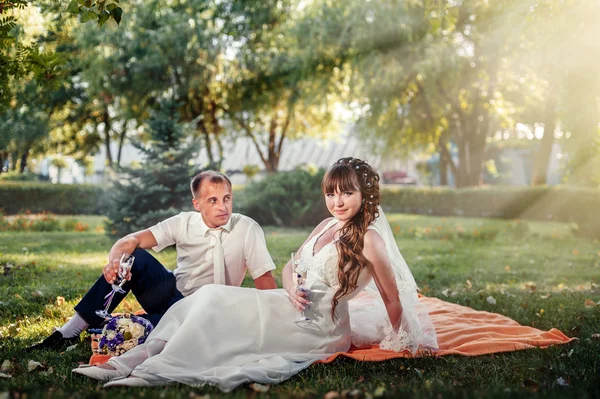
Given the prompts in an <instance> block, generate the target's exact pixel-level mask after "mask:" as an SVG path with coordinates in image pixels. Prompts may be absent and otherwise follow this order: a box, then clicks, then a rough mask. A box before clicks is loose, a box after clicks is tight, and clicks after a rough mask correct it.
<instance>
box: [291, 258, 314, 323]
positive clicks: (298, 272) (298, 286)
mask: <svg viewBox="0 0 600 399" xmlns="http://www.w3.org/2000/svg"><path fill="white" fill-rule="evenodd" d="M291 261H292V281H293V283H294V289H295V290H296V291H302V292H304V293H306V296H304V298H306V299H308V294H309V291H308V290H307V289H306V287H305V286H304V283H305V281H306V270H305V269H304V268H299V267H298V265H299V263H300V259H299V258H298V257H297V256H296V253H295V252H292V255H291ZM308 320H310V319H309V318H308V317H306V315H305V314H304V311H303V310H301V311H300V313H299V314H298V315H297V316H296V321H295V322H296V323H299V322H303V321H308Z"/></svg>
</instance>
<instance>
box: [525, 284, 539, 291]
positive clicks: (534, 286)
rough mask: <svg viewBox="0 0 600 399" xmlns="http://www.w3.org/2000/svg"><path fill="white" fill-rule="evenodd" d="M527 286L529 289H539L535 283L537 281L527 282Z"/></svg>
mask: <svg viewBox="0 0 600 399" xmlns="http://www.w3.org/2000/svg"><path fill="white" fill-rule="evenodd" d="M525 288H529V290H530V291H531V292H534V291H535V290H536V289H537V286H536V285H535V283H531V282H529V283H525Z"/></svg>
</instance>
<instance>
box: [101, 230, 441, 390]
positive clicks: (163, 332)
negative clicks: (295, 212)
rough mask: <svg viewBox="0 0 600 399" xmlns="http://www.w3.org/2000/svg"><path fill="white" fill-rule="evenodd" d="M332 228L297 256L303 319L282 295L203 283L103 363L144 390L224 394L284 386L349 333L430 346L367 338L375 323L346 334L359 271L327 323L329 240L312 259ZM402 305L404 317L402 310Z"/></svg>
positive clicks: (344, 345) (332, 253)
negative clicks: (141, 340)
mask: <svg viewBox="0 0 600 399" xmlns="http://www.w3.org/2000/svg"><path fill="white" fill-rule="evenodd" d="M333 222H334V223H335V220H334V221H333ZM331 225H332V223H330V224H328V225H327V226H326V227H325V228H324V229H323V230H322V231H321V232H320V233H319V234H316V235H315V236H314V237H313V238H312V239H311V240H310V241H309V242H308V243H307V245H305V246H304V248H303V250H302V252H301V267H304V268H306V272H307V278H306V282H305V286H306V288H308V289H309V290H310V300H311V301H312V305H311V306H310V308H308V309H307V310H306V311H305V315H306V316H307V317H308V318H309V319H310V320H309V321H306V322H299V323H296V319H297V316H298V311H297V310H296V309H295V308H294V307H293V306H292V304H291V303H290V301H289V299H288V295H287V292H286V291H285V290H282V289H276V290H257V289H253V288H241V287H232V286H224V285H215V284H210V285H206V286H204V287H202V288H200V289H199V290H198V291H196V292H195V293H194V294H192V295H190V296H188V297H186V298H184V299H183V300H181V301H179V302H177V303H176V304H175V305H173V306H172V307H171V308H170V309H169V311H168V312H167V313H166V314H165V315H164V317H163V318H162V320H161V322H160V323H159V324H158V325H157V326H156V328H155V329H154V330H153V331H152V332H151V334H150V335H149V336H148V339H147V341H146V343H145V344H143V345H140V346H138V347H135V348H134V349H132V350H130V351H129V352H127V353H125V354H123V355H121V356H120V357H115V358H112V359H111V360H109V364H111V365H112V366H113V367H115V368H116V369H117V370H118V371H119V372H120V373H121V374H122V375H127V374H129V373H130V372H131V375H132V376H134V377H139V378H143V379H144V380H146V381H147V382H148V383H150V384H151V385H162V384H167V383H172V382H180V383H183V384H188V385H192V386H201V385H204V384H210V385H216V386H218V387H219V388H220V389H221V390H223V391H225V392H228V391H231V390H232V389H234V388H235V387H237V386H238V385H240V384H243V383H245V382H250V381H254V382H259V383H263V384H275V383H279V382H281V381H284V380H286V379H288V378H290V377H291V376H293V375H294V374H296V373H298V372H299V371H301V370H303V369H305V368H306V367H308V366H309V365H311V364H312V363H314V362H315V361H318V360H321V359H326V358H327V357H329V356H330V355H332V354H334V353H336V352H340V351H347V350H348V349H349V348H350V345H351V343H352V340H353V335H354V336H355V340H358V341H360V342H361V343H365V342H368V341H373V340H380V341H381V340H384V339H387V340H388V341H390V342H392V345H393V342H395V344H396V347H395V348H393V349H395V350H405V349H409V350H414V349H415V348H414V347H413V346H415V345H416V346H419V345H426V346H435V333H433V334H434V335H433V336H431V335H430V333H431V331H429V332H427V334H422V333H420V336H419V337H418V339H420V340H421V342H418V343H415V342H410V343H409V342H408V341H407V334H406V333H403V335H402V336H401V337H399V336H394V337H390V336H389V334H388V337H387V338H386V337H384V336H379V337H374V336H373V334H375V335H377V334H385V332H384V329H382V328H379V329H375V328H374V325H370V326H369V327H368V328H367V329H365V331H364V336H360V334H358V335H357V334H356V331H355V334H353V333H352V329H351V321H350V314H349V301H351V299H352V298H353V297H355V296H356V295H357V294H358V293H359V292H360V291H361V290H363V289H364V288H366V287H367V285H368V284H369V283H370V282H371V281H372V278H371V275H370V273H369V271H368V270H367V269H366V268H365V269H364V270H363V272H362V274H361V275H360V277H359V280H358V287H357V289H356V290H355V291H353V292H352V293H350V294H347V295H346V296H344V297H342V298H340V299H339V302H338V305H337V307H336V310H335V318H334V319H332V316H331V309H332V306H331V300H332V298H333V295H334V294H335V292H336V289H337V287H338V281H337V260H338V252H337V248H336V245H335V242H332V243H329V244H327V245H325V246H324V247H323V248H322V249H321V250H320V251H319V252H318V253H316V254H315V253H313V251H314V245H315V242H316V241H317V239H318V238H319V237H320V236H321V235H322V234H323V233H324V232H325V230H327V229H328V228H329V227H331ZM411 277H412V276H411ZM413 282H414V280H413ZM414 288H415V289H414V297H415V298H416V287H414ZM368 301H370V302H373V300H372V299H368ZM417 302H418V299H417ZM353 307H355V306H353ZM358 307H359V308H361V306H358ZM404 307H405V310H404V313H406V314H407V310H409V309H406V306H405V305H404ZM365 315H366V314H365V313H364V312H363V313H360V314H358V316H357V320H360V323H361V324H362V323H364V322H363V319H364V317H365ZM404 318H405V317H403V319H404ZM427 320H428V319H427ZM388 323H389V322H388ZM403 323H404V321H403ZM352 324H353V325H354V324H355V323H352ZM356 328H357V329H359V328H358V326H356ZM375 330H377V331H375ZM414 330H415V329H414V326H413V328H412V332H411V333H410V334H409V335H410V336H411V337H412V338H411V339H413V340H414V338H417V337H416V334H415V333H414ZM431 330H433V329H432V328H431ZM419 331H421V329H419ZM426 335H427V336H426ZM432 339H433V340H432ZM397 344H400V345H401V346H405V347H398V346H397ZM411 345H412V346H411Z"/></svg>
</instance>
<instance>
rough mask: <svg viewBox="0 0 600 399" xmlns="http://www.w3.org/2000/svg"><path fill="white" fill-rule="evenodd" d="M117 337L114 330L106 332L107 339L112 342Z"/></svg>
mask: <svg viewBox="0 0 600 399" xmlns="http://www.w3.org/2000/svg"><path fill="white" fill-rule="evenodd" d="M116 336H117V332H116V331H113V330H108V331H106V339H108V340H111V339H114V338H115V337H116Z"/></svg>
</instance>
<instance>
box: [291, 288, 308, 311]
mask: <svg viewBox="0 0 600 399" xmlns="http://www.w3.org/2000/svg"><path fill="white" fill-rule="evenodd" d="M288 298H289V300H290V302H291V303H292V305H294V307H295V308H296V309H298V311H299V312H302V311H303V310H306V308H307V307H309V306H310V301H309V300H308V292H306V291H303V290H297V289H292V290H289V291H288Z"/></svg>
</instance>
